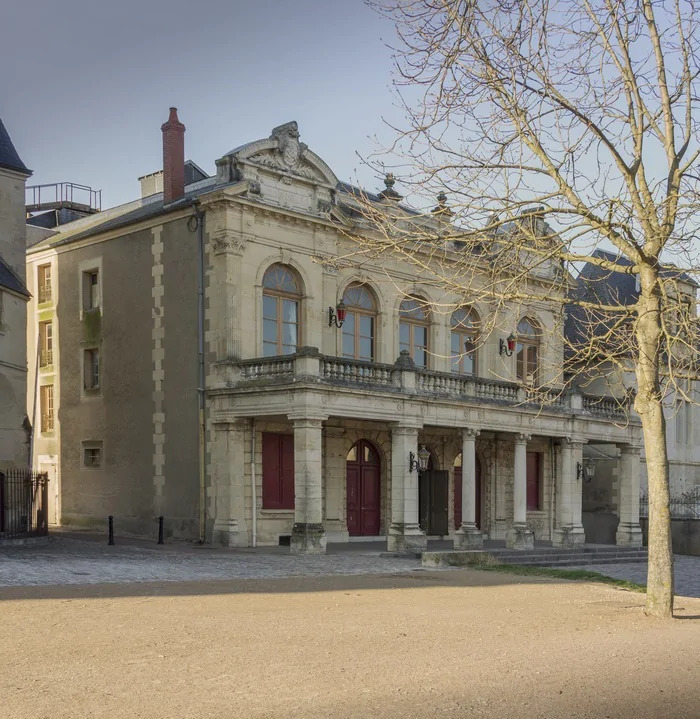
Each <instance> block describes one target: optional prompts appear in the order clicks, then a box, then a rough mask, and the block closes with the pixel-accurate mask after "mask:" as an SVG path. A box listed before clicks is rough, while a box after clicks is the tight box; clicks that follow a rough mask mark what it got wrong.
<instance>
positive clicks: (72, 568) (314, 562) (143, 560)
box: [0, 537, 421, 587]
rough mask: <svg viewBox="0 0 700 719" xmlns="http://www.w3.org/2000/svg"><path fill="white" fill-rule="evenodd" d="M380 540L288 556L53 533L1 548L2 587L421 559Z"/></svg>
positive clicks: (359, 568)
mask: <svg viewBox="0 0 700 719" xmlns="http://www.w3.org/2000/svg"><path fill="white" fill-rule="evenodd" d="M384 549H385V545H384V544H383V543H381V544H380V543H378V544H377V545H376V547H372V548H370V549H367V548H366V547H364V545H363V547H361V548H358V550H357V551H336V552H332V553H329V554H327V555H324V556H301V557H300V556H294V557H292V556H289V550H288V549H286V550H285V549H282V550H280V549H278V548H276V547H273V548H269V549H268V548H261V549H259V550H233V549H214V548H211V547H197V546H192V545H185V544H179V545H176V544H170V545H164V546H162V547H158V546H157V545H151V546H139V545H137V544H126V545H124V544H117V545H115V546H112V547H110V546H107V544H106V543H105V542H99V543H98V542H94V541H87V540H81V539H73V538H70V539H69V538H65V537H56V538H52V540H51V542H50V543H49V544H48V545H43V546H37V545H34V546H23V547H8V546H4V547H2V548H1V549H0V586H5V587H10V586H31V585H56V584H98V583H111V582H118V583H121V582H158V581H172V582H181V581H198V580H212V579H214V580H216V579H275V578H279V577H296V576H325V575H332V574H400V573H403V572H412V571H416V570H417V569H420V568H421V565H420V560H418V559H410V558H408V559H406V558H401V557H393V556H381V553H382V552H383V550H384Z"/></svg>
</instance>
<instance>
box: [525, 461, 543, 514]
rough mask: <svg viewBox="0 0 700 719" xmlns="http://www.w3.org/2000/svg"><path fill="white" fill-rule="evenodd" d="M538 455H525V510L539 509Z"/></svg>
mask: <svg viewBox="0 0 700 719" xmlns="http://www.w3.org/2000/svg"><path fill="white" fill-rule="evenodd" d="M540 496H541V491H540V453H539V452H528V453H527V508H528V509H530V510H537V509H540Z"/></svg>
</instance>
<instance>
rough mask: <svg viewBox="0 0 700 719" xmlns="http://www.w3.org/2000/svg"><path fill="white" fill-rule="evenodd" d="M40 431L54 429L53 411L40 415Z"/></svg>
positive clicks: (51, 430)
mask: <svg viewBox="0 0 700 719" xmlns="http://www.w3.org/2000/svg"><path fill="white" fill-rule="evenodd" d="M41 431H42V432H53V431H54V416H53V412H49V413H48V414H44V415H42V416H41Z"/></svg>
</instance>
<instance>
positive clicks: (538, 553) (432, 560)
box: [421, 546, 647, 567]
mask: <svg viewBox="0 0 700 719" xmlns="http://www.w3.org/2000/svg"><path fill="white" fill-rule="evenodd" d="M421 561H422V564H423V566H424V567H479V566H483V565H493V564H519V565H525V566H528V567H576V566H579V567H581V566H587V565H590V564H632V563H641V562H646V561H647V550H646V549H644V548H639V549H637V548H632V547H630V548H627V547H615V546H584V547H580V548H577V549H554V548H553V547H536V548H535V549H532V550H522V551H516V550H513V549H482V550H451V551H450V550H447V551H434V552H423V553H422V554H421Z"/></svg>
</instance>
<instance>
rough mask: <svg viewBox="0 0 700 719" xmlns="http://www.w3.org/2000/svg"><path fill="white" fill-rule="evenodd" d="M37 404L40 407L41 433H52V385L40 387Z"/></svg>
mask: <svg viewBox="0 0 700 719" xmlns="http://www.w3.org/2000/svg"><path fill="white" fill-rule="evenodd" d="M39 403H40V405H41V431H42V432H53V428H54V415H53V385H52V384H45V385H42V386H41V389H40V392H39Z"/></svg>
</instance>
